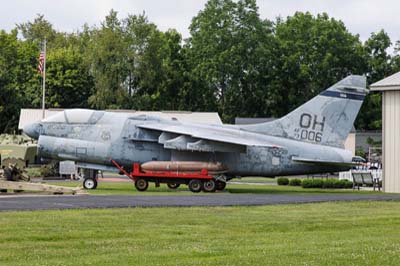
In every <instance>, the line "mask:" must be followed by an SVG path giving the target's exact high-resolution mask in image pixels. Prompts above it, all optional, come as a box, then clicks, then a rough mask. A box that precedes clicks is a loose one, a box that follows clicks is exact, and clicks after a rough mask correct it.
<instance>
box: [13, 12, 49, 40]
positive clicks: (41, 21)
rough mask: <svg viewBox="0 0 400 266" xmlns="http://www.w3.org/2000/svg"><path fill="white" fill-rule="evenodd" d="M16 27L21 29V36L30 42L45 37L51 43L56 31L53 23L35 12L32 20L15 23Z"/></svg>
mask: <svg viewBox="0 0 400 266" xmlns="http://www.w3.org/2000/svg"><path fill="white" fill-rule="evenodd" d="M17 29H18V30H20V31H21V33H22V36H23V37H24V38H25V39H26V40H27V41H31V42H38V43H40V42H42V41H43V40H44V39H47V40H48V41H49V43H52V42H53V41H54V39H55V38H56V35H57V33H56V31H55V30H54V29H53V25H52V24H51V23H50V22H49V21H47V20H46V19H45V18H44V15H41V14H37V16H36V18H35V19H34V21H33V22H30V21H28V22H26V23H21V24H17Z"/></svg>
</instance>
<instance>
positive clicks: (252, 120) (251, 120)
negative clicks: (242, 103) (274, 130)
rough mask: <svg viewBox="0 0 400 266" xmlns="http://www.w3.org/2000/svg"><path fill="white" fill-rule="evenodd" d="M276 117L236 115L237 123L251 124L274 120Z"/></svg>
mask: <svg viewBox="0 0 400 266" xmlns="http://www.w3.org/2000/svg"><path fill="white" fill-rule="evenodd" d="M275 119H276V118H274V117H236V118H235V124H236V125H249V124H260V123H265V122H271V121H274V120H275Z"/></svg>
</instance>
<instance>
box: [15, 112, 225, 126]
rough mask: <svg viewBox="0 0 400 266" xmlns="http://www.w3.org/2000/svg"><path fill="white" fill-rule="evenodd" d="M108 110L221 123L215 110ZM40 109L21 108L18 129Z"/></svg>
mask: <svg viewBox="0 0 400 266" xmlns="http://www.w3.org/2000/svg"><path fill="white" fill-rule="evenodd" d="M62 111H64V109H46V111H45V118H47V117H50V116H52V115H55V114H57V113H59V112H62ZM106 111H108V112H123V113H130V114H133V115H143V114H146V115H152V116H158V117H161V118H166V119H172V118H176V119H177V120H179V121H183V122H196V123H204V124H216V125H221V124H222V121H221V118H220V117H219V115H218V113H216V112H187V111H134V110H106ZM42 115H43V112H42V109H21V113H20V116H19V124H18V130H22V129H23V128H24V126H25V125H27V124H31V123H34V122H38V121H40V120H42Z"/></svg>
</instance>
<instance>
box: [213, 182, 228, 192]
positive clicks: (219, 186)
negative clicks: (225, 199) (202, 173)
mask: <svg viewBox="0 0 400 266" xmlns="http://www.w3.org/2000/svg"><path fill="white" fill-rule="evenodd" d="M215 185H216V188H217V190H224V189H225V187H226V182H223V181H217V182H215Z"/></svg>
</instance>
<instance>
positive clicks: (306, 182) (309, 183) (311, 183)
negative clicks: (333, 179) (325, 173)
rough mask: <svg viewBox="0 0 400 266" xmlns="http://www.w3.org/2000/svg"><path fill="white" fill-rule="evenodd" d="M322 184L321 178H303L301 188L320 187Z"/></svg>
mask: <svg viewBox="0 0 400 266" xmlns="http://www.w3.org/2000/svg"><path fill="white" fill-rule="evenodd" d="M323 185H324V181H323V180H322V179H303V182H301V186H302V187H303V188H322V187H323Z"/></svg>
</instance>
